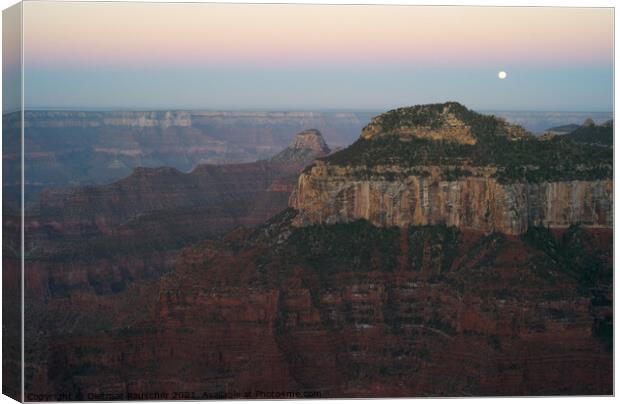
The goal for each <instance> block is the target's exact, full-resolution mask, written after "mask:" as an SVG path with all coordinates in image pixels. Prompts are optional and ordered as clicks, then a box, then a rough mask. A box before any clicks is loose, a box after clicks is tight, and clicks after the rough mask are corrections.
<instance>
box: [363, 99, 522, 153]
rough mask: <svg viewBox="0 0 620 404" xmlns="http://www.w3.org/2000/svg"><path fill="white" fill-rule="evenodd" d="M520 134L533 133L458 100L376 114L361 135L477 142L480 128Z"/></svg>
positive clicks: (462, 142) (498, 133)
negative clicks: (478, 111) (481, 112)
mask: <svg viewBox="0 0 620 404" xmlns="http://www.w3.org/2000/svg"><path fill="white" fill-rule="evenodd" d="M485 129H486V131H487V132H488V133H486V134H494V135H503V136H508V137H510V138H520V137H523V136H527V135H529V133H528V132H527V131H526V130H525V129H523V128H522V127H520V126H517V125H512V124H509V123H508V122H506V121H505V120H504V119H502V118H497V117H493V116H485V115H481V114H478V113H476V112H473V111H471V110H468V109H467V108H466V107H464V106H463V105H461V104H459V103H458V102H446V103H443V104H428V105H416V106H413V107H404V108H398V109H394V110H391V111H388V112H386V113H384V114H381V115H379V116H376V117H375V118H373V119H372V121H371V122H370V123H369V124H368V125H367V126H366V127H365V128H364V129H363V130H362V134H361V138H362V139H365V140H369V139H372V138H376V137H383V136H398V137H399V138H400V139H401V140H407V138H412V137H416V138H421V139H429V140H441V141H448V142H456V143H461V144H466V145H473V144H476V142H477V134H480V133H476V132H481V131H483V132H484V131H485Z"/></svg>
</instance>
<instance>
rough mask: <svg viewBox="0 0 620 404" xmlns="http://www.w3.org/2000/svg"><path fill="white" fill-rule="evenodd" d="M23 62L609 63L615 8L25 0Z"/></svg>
mask: <svg viewBox="0 0 620 404" xmlns="http://www.w3.org/2000/svg"><path fill="white" fill-rule="evenodd" d="M24 36H25V38H24V44H25V61H26V65H27V66H37V67H48V68H55V67H57V68H71V67H85V66H102V67H106V66H107V67H115V66H117V67H126V66H153V65H155V66H162V67H170V66H172V67H179V66H247V65H252V66H265V67H272V66H282V65H285V66H298V65H301V66H319V67H320V66H322V65H326V66H334V65H342V66H347V65H351V64H355V65H359V64H368V65H371V66H374V65H403V64H406V65H422V66H452V65H458V66H484V65H487V64H500V65H501V64H503V65H506V64H510V65H512V66H515V65H519V66H553V65H558V66H597V65H611V64H612V58H613V11H612V9H610V8H598V9H595V8H581V9H577V8H525V7H522V8H501V7H421V6H310V5H250V4H179V3H61V2H59V3H54V2H26V3H24Z"/></svg>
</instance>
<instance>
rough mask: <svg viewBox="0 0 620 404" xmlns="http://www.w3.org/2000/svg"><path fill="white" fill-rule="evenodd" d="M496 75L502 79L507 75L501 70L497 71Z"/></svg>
mask: <svg viewBox="0 0 620 404" xmlns="http://www.w3.org/2000/svg"><path fill="white" fill-rule="evenodd" d="M497 77H499V79H500V80H504V79H505V78H506V77H508V74H506V72H505V71H503V70H502V71H501V72H499V73H497Z"/></svg>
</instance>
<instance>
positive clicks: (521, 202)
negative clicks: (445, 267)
mask: <svg viewBox="0 0 620 404" xmlns="http://www.w3.org/2000/svg"><path fill="white" fill-rule="evenodd" d="M426 168H427V169H429V172H428V174H429V175H406V176H403V177H400V178H398V179H397V180H390V179H387V178H386V177H387V175H386V173H394V172H395V171H396V172H397V171H398V169H397V168H394V167H392V168H388V169H387V170H380V169H379V170H378V171H377V173H376V174H375V175H374V178H369V179H359V175H357V174H358V172H359V171H360V170H361V169H360V167H331V166H327V165H325V164H322V163H320V162H319V163H318V164H317V165H315V166H314V167H312V169H311V170H310V172H308V173H302V174H301V175H300V177H299V180H298V183H297V187H296V188H295V190H294V191H293V193H292V195H291V198H290V201H289V206H291V207H292V208H294V209H297V210H299V211H300V215H299V216H298V218H297V220H296V224H297V225H306V224H309V223H342V222H351V221H355V220H358V219H366V220H368V221H370V222H371V223H372V224H374V225H376V226H382V227H389V226H399V227H406V226H409V225H434V224H445V225H448V226H457V227H462V228H471V229H476V230H481V231H484V232H494V231H496V232H502V233H506V234H521V233H524V232H525V231H526V230H527V228H528V226H530V225H536V226H549V227H568V226H569V225H571V224H575V223H581V224H583V225H586V226H602V227H612V226H613V182H612V181H611V180H595V181H562V182H543V183H534V184H529V183H513V184H502V183H500V182H498V181H497V180H496V179H495V178H492V177H491V176H488V175H486V176H485V175H479V176H468V177H464V178H461V179H457V180H447V179H446V178H445V176H442V175H441V174H437V173H438V172H440V171H441V169H440V168H439V167H426ZM431 173H435V174H436V175H435V176H433V175H432V174H431Z"/></svg>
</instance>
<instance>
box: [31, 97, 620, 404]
mask: <svg viewBox="0 0 620 404" xmlns="http://www.w3.org/2000/svg"><path fill="white" fill-rule="evenodd" d="M396 111H397V112H392V113H387V114H386V116H384V117H379V118H377V119H375V120H373V122H374V123H373V124H371V125H369V126H370V128H367V129H366V130H365V131H364V133H365V134H366V135H365V136H367V138H364V137H362V138H361V139H360V140H358V141H357V142H356V143H355V144H353V145H352V146H350V147H349V148H346V149H342V150H340V151H338V152H336V153H332V154H329V155H327V156H324V157H322V158H321V160H319V161H318V162H317V163H315V164H314V165H313V166H312V167H310V168H306V169H304V171H303V173H302V174H301V175H300V176H299V179H298V181H297V182H296V184H297V185H296V186H295V185H294V184H295V181H294V179H295V178H294V177H297V174H295V175H294V176H293V175H291V176H281V175H279V176H278V175H273V174H271V173H270V171H269V170H270V169H269V167H274V166H275V167H280V169H283V168H282V167H297V170H301V167H300V165H299V164H297V165H296V164H293V163H290V162H289V163H283V162H282V161H281V160H285V157H286V156H289V157H293V161H297V158H298V156H299V155H300V153H299V152H300V150H299V146H304V145H305V146H309V147H310V150H311V151H312V153H314V154H317V153H318V154H319V155H323V154H325V153H326V152H327V149H326V148H325V147H323V144H322V142H321V139H320V137H319V135H318V133H316V132H309V133H304V134H301V135H300V136H299V137H297V138H296V140H295V141H294V142H293V145H291V147H289V148H288V149H287V150H285V151H284V152H283V154H282V155H280V157H278V158H275V159H274V160H280V161H273V160H272V161H262V162H259V163H255V164H254V165H233V166H223V167H214V166H209V165H206V166H201V167H199V168H198V169H196V170H194V172H192V173H189V174H184V173H181V172H179V171H177V170H174V169H158V170H153V169H145V170H137V172H135V173H134V175H133V176H132V177H131V178H129V179H127V182H125V183H122V182H121V183H117V184H113V186H110V187H108V188H106V189H105V191H101V190H100V192H93V190H92V189H90V190H89V191H88V192H87V190H84V189H82V190H78V191H75V192H69V193H65V194H56V195H55V196H54V197H49V195H48V197H49V199H48V200H47V202H46V203H47V205H45V206H44V207H42V210H41V212H48V213H47V215H50V217H57V218H58V217H60V218H62V217H63V212H66V213H67V214H71V215H75V217H80V218H81V219H80V220H82V219H84V220H86V222H89V223H94V224H91V225H89V226H90V227H89V228H91V229H92V228H95V229H97V230H96V231H98V232H108V234H111V235H114V236H117V235H118V234H122V233H123V232H125V234H128V235H129V237H128V238H125V239H121V242H120V243H119V244H116V245H112V246H111V245H110V244H105V243H104V244H103V245H99V246H98V247H97V248H93V247H92V246H91V245H90V244H89V243H81V242H80V243H76V245H77V246H78V248H79V249H81V251H83V254H82V256H79V255H78V257H81V258H78V259H76V258H75V255H71V254H67V251H66V250H63V249H62V248H60V249H59V251H56V254H55V255H51V256H43V257H41V256H39V257H38V260H37V259H30V260H29V261H28V266H29V267H28V270H27V279H26V282H25V283H26V285H27V298H28V302H29V304H28V306H27V312H26V315H27V318H28V319H33V320H32V321H28V322H26V324H27V329H26V346H36V347H45V349H35V350H27V351H26V368H27V369H28V372H27V373H26V388H27V392H32V393H40V392H47V393H60V392H76V393H79V394H80V396H78V397H74V398H75V399H88V397H89V396H88V395H89V394H90V395H91V396H90V397H91V398H92V397H103V398H104V399H105V398H106V397H107V398H113V399H125V400H127V399H132V398H143V399H144V398H156V399H209V398H224V397H229V398H239V396H236V394H239V393H240V392H242V393H240V394H243V393H245V392H251V394H252V395H251V397H252V398H273V397H265V396H261V395H260V392H295V393H296V394H300V395H301V397H307V396H306V395H308V396H310V397H323V398H328V397H341V398H342V397H346V398H354V397H388V396H389V397H416V396H471V395H480V396H485V395H494V396H498V395H499V396H502V395H560V394H563V395H567V394H580V395H583V394H607V395H609V394H613V354H612V352H613V230H612V228H611V223H612V219H613V218H612V207H611V205H612V197H611V193H612V182H611V178H612V177H611V170H610V167H611V162H612V157H611V154H610V153H609V148H607V147H599V146H588V145H576V144H574V143H573V142H572V141H570V140H569V139H563V137H562V136H556V137H554V138H551V139H546V140H539V139H537V138H534V137H532V136H531V135H529V134H527V133H525V132H524V131H523V130H521V129H520V128H518V127H512V126H511V125H509V124H507V123H506V122H504V121H502V120H497V119H495V118H494V117H485V116H481V115H478V114H476V113H473V112H472V111H469V110H467V109H466V108H464V107H463V106H461V105H459V104H456V103H449V104H438V105H431V106H422V107H414V108H407V109H400V110H396ZM392 118H398V119H396V120H394V119H392ZM305 146H304V147H305ZM301 151H303V149H302V150H301ZM304 154H305V153H301V155H304ZM297 172H299V171H297ZM293 187H295V189H294V192H293V194H292V195H291V197H290V206H291V208H288V209H285V210H283V211H281V212H280V213H278V214H277V215H275V216H274V217H272V218H271V219H269V220H267V221H266V222H265V223H264V224H262V225H259V226H257V227H256V228H253V229H236V230H233V231H230V232H229V233H227V234H225V235H221V236H220V237H217V238H211V239H207V240H202V241H198V242H194V241H195V239H191V238H187V237H186V235H187V234H186V233H183V232H184V231H185V230H184V229H190V230H191V229H193V228H194V226H198V227H205V228H207V229H222V228H224V227H226V225H227V224H228V223H229V221H230V220H231V219H233V218H234V219H235V220H241V221H242V220H248V221H251V220H250V219H248V218H252V215H251V213H252V212H257V211H258V212H266V211H267V210H268V209H266V208H265V207H269V206H273V207H275V205H277V203H273V202H272V199H271V198H270V196H269V195H271V194H270V192H277V193H279V194H280V196H282V195H285V196H286V195H288V192H289V191H290V190H291V188H293ZM184 195H185V196H184ZM284 199H286V198H284ZM209 200H211V201H217V204H216V205H217V207H219V208H218V209H219V210H217V211H216V212H215V214H213V215H204V214H203V213H204V211H201V210H191V209H189V210H185V208H182V209H178V210H177V209H174V207H175V206H177V205H178V204H185V205H182V206H185V207H187V206H190V207H191V206H192V204H194V203H199V202H200V201H202V202H201V203H206V202H205V201H209ZM278 200H280V199H278ZM63 203H64V204H65V205H63ZM282 204H283V205H284V204H285V201H284V200H282ZM63 206H64V208H63ZM91 207H96V209H92V208H91ZM98 211H100V212H105V215H107V216H106V217H110V218H111V219H110V220H108V219H106V220H99V221H97V220H95V221H94V222H93V220H92V218H93V217H96V212H98ZM178 212H185V214H179V213H178ZM114 214H117V215H119V217H122V220H120V222H121V224H120V225H119V224H118V223H117V224H114V225H113V226H111V227H109V228H108V227H106V226H105V225H104V224H105V223H109V222H113V221H114V220H117V221H118V219H114V216H113V215H114ZM258 216H261V217H262V216H264V215H257V216H256V217H258ZM181 217H183V218H184V219H182V220H181V219H180V218H181ZM218 218H219V219H218ZM42 222H44V221H42ZM65 222H66V223H67V222H70V220H67V221H65ZM574 222H581V225H576V224H575V225H572V224H571V223H574ZM569 224H571V225H570V226H568V225H569ZM46 228H48V229H49V228H53V226H51V227H49V226H48V227H46ZM60 228H61V229H62V228H66V229H72V230H71V231H69V233H71V234H74V235H75V234H80V233H79V226H78V227H76V226H73V225H70V224H69V225H67V226H66V227H63V226H60ZM76 229H77V232H75V233H73V230H76ZM50 231H51V230H50ZM166 232H171V233H172V234H173V235H176V236H181V237H179V240H170V239H165V238H160V237H161V236H162V235H164V234H166ZM152 234H154V235H156V237H154V238H153V237H151V235H152ZM196 234H198V233H196ZM80 237H81V236H80ZM70 238H71V237H69V239H70ZM106 240H109V239H106ZM191 240H194V241H191ZM65 241H67V240H65ZM130 242H133V243H135V244H130ZM188 243H190V244H191V245H189V246H188ZM162 245H163V246H165V247H162ZM63 246H64V245H62V244H61V246H60V247H63ZM147 247H148V248H147ZM181 248H183V249H182V250H181V251H179V250H178V249H181ZM89 249H92V250H95V251H97V252H98V253H100V254H99V255H96V256H94V255H93V253H92V251H91V250H89ZM127 251H129V253H127ZM29 252H30V253H31V254H32V255H35V256H36V253H37V251H36V250H32V251H29ZM63 254H64V255H63ZM110 256H113V257H114V256H116V258H112V259H110V258H109V257H110ZM93 257H94V258H93ZM35 258H36V257H35ZM63 258H64V261H63V260H62V259H63ZM53 260H56V261H54V262H55V265H56V266H55V267H53V268H50V267H48V268H47V269H45V265H49V264H50V261H53ZM110 263H112V264H110ZM162 263H163V264H162ZM161 267H166V268H168V269H167V270H166V271H162V272H157V268H161ZM153 269H155V271H154V270H153ZM46 271H47V272H46ZM139 272H143V273H149V274H150V275H149V276H147V277H144V278H138V276H137V274H138V273H139ZM46 276H47V277H46ZM50 289H52V290H54V291H55V292H56V293H46V292H48V291H49V290H50ZM93 290H94V291H95V293H93ZM145 392H157V394H158V396H157V397H144V394H145ZM175 392H184V393H182V395H181V396H179V395H176V396H175V395H174V393H175ZM83 396H85V397H83ZM295 398H300V397H298V396H295Z"/></svg>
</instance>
